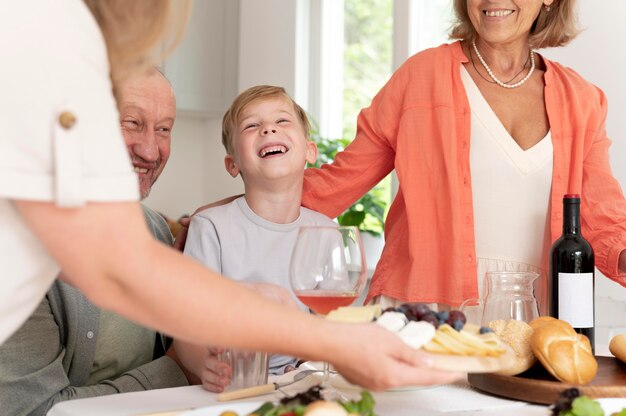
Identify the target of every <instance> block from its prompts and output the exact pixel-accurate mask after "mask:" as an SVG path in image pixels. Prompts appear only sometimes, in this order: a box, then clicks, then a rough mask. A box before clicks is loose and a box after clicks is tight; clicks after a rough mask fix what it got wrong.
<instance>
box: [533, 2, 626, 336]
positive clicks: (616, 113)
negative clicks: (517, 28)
mask: <svg viewBox="0 0 626 416" xmlns="http://www.w3.org/2000/svg"><path fill="white" fill-rule="evenodd" d="M599 3H600V2H597V1H593V0H580V1H579V5H580V20H581V23H582V26H583V27H584V28H585V31H584V32H583V33H581V34H580V35H579V37H577V38H576V39H575V40H574V41H573V42H572V43H571V44H570V45H568V46H566V47H564V48H557V49H550V50H546V51H542V53H544V54H545V55H546V56H547V57H549V58H551V59H555V60H558V61H559V62H561V63H562V64H564V65H566V66H570V67H571V68H573V69H575V70H576V71H577V72H579V73H580V74H581V75H582V76H583V77H585V78H586V79H587V80H589V81H591V82H593V83H594V84H596V85H597V86H598V87H600V88H602V90H604V92H605V93H606V95H607V98H608V102H609V112H608V116H607V123H606V124H607V133H608V135H609V137H610V138H611V139H612V140H613V146H612V147H611V150H610V156H611V166H612V169H613V173H614V175H615V177H616V178H617V179H618V180H619V182H620V183H621V184H622V188H623V187H624V185H625V184H626V163H624V160H626V117H625V113H626V79H625V78H624V69H625V68H626V48H625V47H623V46H622V42H623V39H624V37H623V35H622V31H623V24H624V16H626V2H625V1H623V0H602V2H601V3H602V7H598V4H599ZM624 332H626V289H625V288H623V287H622V286H620V285H618V284H617V283H614V282H613V281H611V280H609V279H607V278H606V277H604V276H602V275H600V274H597V276H596V343H603V344H607V343H608V340H609V339H610V337H611V336H612V335H614V334H616V333H624Z"/></svg>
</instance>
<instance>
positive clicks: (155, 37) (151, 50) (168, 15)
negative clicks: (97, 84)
mask: <svg viewBox="0 0 626 416" xmlns="http://www.w3.org/2000/svg"><path fill="white" fill-rule="evenodd" d="M83 1H84V2H85V4H86V5H87V7H88V8H89V10H90V11H91V13H92V14H93V16H94V18H95V19H96V21H97V22H98V25H99V26H100V30H101V31H102V34H103V36H104V40H105V42H106V46H107V51H108V55H109V62H110V65H111V81H112V82H113V93H114V95H115V97H116V99H118V104H119V97H118V93H119V90H120V85H121V83H122V82H123V81H124V80H125V79H127V78H129V77H132V76H134V75H136V74H137V73H139V72H142V71H145V70H149V69H150V68H152V67H154V66H155V65H157V64H158V63H160V62H161V61H162V60H163V59H164V58H165V57H166V56H167V54H168V53H169V52H171V51H172V49H174V47H175V46H176V45H177V44H178V42H179V41H180V39H181V38H182V35H183V33H184V30H185V27H186V25H187V20H188V18H189V11H190V8H191V1H190V0H177V1H176V7H174V5H173V2H172V0H130V1H129V0H83Z"/></svg>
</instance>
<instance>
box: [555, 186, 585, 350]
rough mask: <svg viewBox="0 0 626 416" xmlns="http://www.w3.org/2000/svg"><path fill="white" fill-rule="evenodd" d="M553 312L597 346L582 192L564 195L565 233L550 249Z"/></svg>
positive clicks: (556, 316)
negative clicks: (581, 198)
mask: <svg viewBox="0 0 626 416" xmlns="http://www.w3.org/2000/svg"><path fill="white" fill-rule="evenodd" d="M550 276H551V280H550V286H551V287H550V290H551V299H550V300H551V307H550V315H552V316H553V317H555V318H558V319H561V320H564V321H566V322H568V323H569V324H570V325H572V327H573V328H574V330H575V331H576V332H578V333H580V334H583V335H585V336H587V337H588V338H589V342H590V343H591V348H592V349H593V348H594V321H595V320H594V304H593V303H594V255H593V249H592V248H591V245H590V244H589V242H588V241H587V240H585V239H584V238H583V236H582V234H581V232H580V195H572V194H570V195H565V196H563V235H562V236H561V237H560V238H559V239H558V240H556V241H555V242H554V244H553V245H552V249H551V250H550Z"/></svg>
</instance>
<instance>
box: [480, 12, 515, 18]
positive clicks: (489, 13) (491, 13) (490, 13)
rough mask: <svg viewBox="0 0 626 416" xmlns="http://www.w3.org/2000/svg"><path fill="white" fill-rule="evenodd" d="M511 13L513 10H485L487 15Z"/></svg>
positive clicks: (498, 15) (506, 14)
mask: <svg viewBox="0 0 626 416" xmlns="http://www.w3.org/2000/svg"><path fill="white" fill-rule="evenodd" d="M511 13H513V10H495V11H490V10H485V14H486V15H487V16H489V17H502V16H508V15H510V14H511Z"/></svg>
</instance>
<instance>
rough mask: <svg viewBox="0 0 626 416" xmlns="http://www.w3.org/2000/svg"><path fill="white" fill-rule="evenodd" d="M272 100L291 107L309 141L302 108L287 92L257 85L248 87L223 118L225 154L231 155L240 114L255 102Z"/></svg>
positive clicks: (305, 117) (309, 128) (306, 122)
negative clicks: (277, 100)
mask: <svg viewBox="0 0 626 416" xmlns="http://www.w3.org/2000/svg"><path fill="white" fill-rule="evenodd" d="M272 98H283V99H285V100H286V101H288V102H290V103H291V105H293V109H294V110H295V112H296V115H297V116H298V119H299V120H300V124H301V125H302V130H303V131H304V137H305V138H306V139H307V140H309V137H310V134H311V133H310V131H311V123H310V122H309V118H308V117H307V115H306V112H305V111H304V109H303V108H302V107H300V106H299V105H298V103H296V102H295V101H294V100H293V98H291V97H290V96H289V94H287V91H285V89H284V88H283V87H276V86H273V85H257V86H256V87H250V88H248V89H247V90H245V91H244V92H242V93H241V94H239V95H238V96H237V98H235V101H233V103H232V104H231V105H230V108H229V109H228V111H226V114H224V118H223V119H222V144H223V145H224V148H225V149H226V153H228V154H229V155H232V154H233V133H234V129H235V128H236V127H237V126H238V125H239V122H240V121H241V113H242V112H243V111H244V110H245V109H246V107H248V106H249V105H250V104H252V103H253V102H255V101H258V100H268V99H272Z"/></svg>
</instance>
